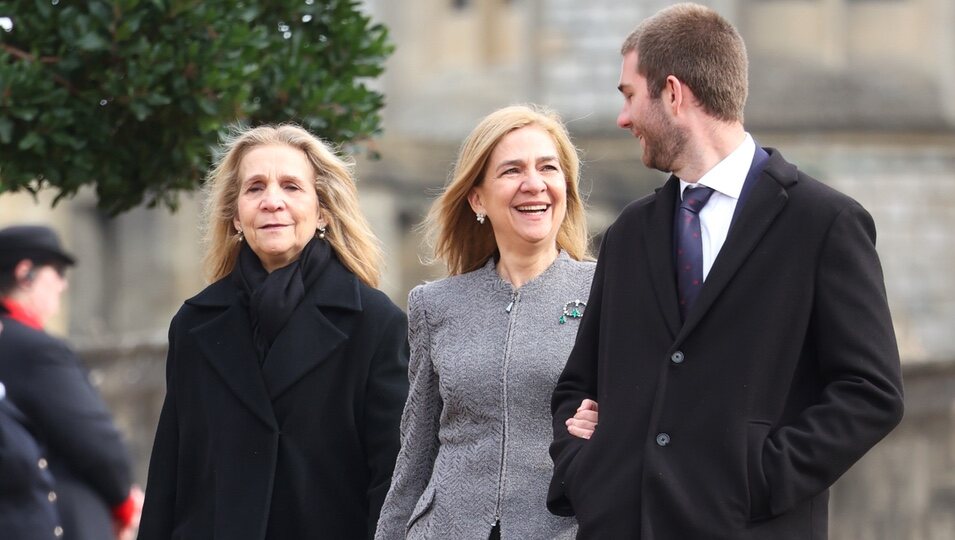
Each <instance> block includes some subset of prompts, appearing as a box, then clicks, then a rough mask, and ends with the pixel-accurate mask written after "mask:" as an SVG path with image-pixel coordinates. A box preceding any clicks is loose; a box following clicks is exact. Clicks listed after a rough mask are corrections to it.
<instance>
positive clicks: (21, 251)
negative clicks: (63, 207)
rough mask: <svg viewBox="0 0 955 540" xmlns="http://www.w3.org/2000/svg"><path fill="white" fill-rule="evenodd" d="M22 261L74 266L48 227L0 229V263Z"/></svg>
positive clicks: (32, 226) (25, 226) (73, 261)
mask: <svg viewBox="0 0 955 540" xmlns="http://www.w3.org/2000/svg"><path fill="white" fill-rule="evenodd" d="M23 259H31V260H36V261H42V262H47V261H56V262H60V263H63V264H66V265H73V264H76V259H74V258H73V256H72V255H70V254H69V253H67V252H66V251H64V250H63V247H62V246H60V239H59V237H58V236H57V235H56V233H55V232H53V229H51V228H49V227H44V226H43V225H14V226H12V227H7V228H5V229H0V262H14V263H15V262H17V261H22V260H23Z"/></svg>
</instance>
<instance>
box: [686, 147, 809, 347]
mask: <svg viewBox="0 0 955 540" xmlns="http://www.w3.org/2000/svg"><path fill="white" fill-rule="evenodd" d="M785 166H788V167H792V166H791V165H789V164H788V163H786V162H784V161H782V159H781V158H780V157H779V155H778V153H777V154H775V155H773V156H772V157H771V158H770V161H769V162H768V163H767V165H766V169H764V171H763V173H762V174H761V175H760V177H759V179H758V181H757V182H756V184H755V185H754V186H753V190H752V192H751V193H750V195H749V198H748V200H747V201H746V205H745V206H744V207H743V208H742V210H740V213H739V216H738V218H739V219H738V220H737V221H736V222H734V223H733V226H732V228H731V229H730V232H729V235H728V236H727V238H726V242H725V243H724V244H723V248H722V249H720V253H719V255H718V256H717V257H716V260H715V261H713V267H712V268H711V269H710V273H709V275H707V277H706V281H704V282H703V288H702V289H701V290H700V296H699V297H698V298H697V300H696V303H695V304H694V305H693V307H692V308H691V309H690V312H689V313H687V316H686V322H685V323H684V324H683V328H681V329H680V336H679V337H678V339H682V338H683V337H684V336H686V335H687V334H689V333H690V332H691V331H693V328H694V327H695V326H696V325H697V324H698V323H699V322H700V320H701V319H702V318H703V317H704V316H705V315H706V312H707V311H708V310H709V309H710V307H711V306H712V305H713V302H715V301H716V299H717V298H718V297H719V295H720V293H722V292H723V290H724V289H725V288H726V287H727V285H728V284H729V283H730V281H731V280H732V278H733V276H734V275H736V272H737V271H738V270H739V268H740V266H741V265H742V264H743V263H744V262H746V259H747V258H748V257H749V255H750V253H752V252H753V249H754V248H755V247H756V245H757V244H758V243H759V241H760V240H761V239H762V238H763V236H764V235H765V234H766V231H767V230H768V229H769V227H770V225H772V223H773V221H775V219H776V217H777V216H778V215H779V213H780V212H782V210H783V208H784V207H785V206H786V203H787V202H788V200H789V195H788V194H787V192H786V188H785V187H784V186H788V184H791V183H793V182H794V179H795V177H796V175H795V168H794V167H792V169H793V170H792V171H791V172H790V173H789V174H781V173H783V172H784V171H783V169H785Z"/></svg>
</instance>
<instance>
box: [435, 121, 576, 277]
mask: <svg viewBox="0 0 955 540" xmlns="http://www.w3.org/2000/svg"><path fill="white" fill-rule="evenodd" d="M527 126H538V127H540V128H541V129H543V130H544V131H546V132H547V133H549V134H550V136H551V137H552V138H553V139H554V145H555V146H556V147H557V154H558V160H559V161H560V166H561V169H563V172H564V177H565V179H566V182H567V214H566V216H565V217H564V221H563V223H561V224H560V229H559V230H558V233H557V247H558V248H559V249H562V250H564V251H566V252H567V253H568V255H570V256H571V257H572V258H574V259H576V260H583V259H586V258H589V257H590V254H589V251H588V247H587V218H586V215H585V212H584V204H583V201H582V200H581V197H580V191H579V189H578V183H579V175H580V158H579V157H578V156H577V149H576V148H575V147H574V145H573V143H572V142H571V141H570V135H569V134H568V133H567V128H566V127H565V126H564V123H563V122H562V121H561V119H560V117H559V116H558V115H557V113H556V112H554V111H552V110H550V109H547V108H545V107H541V106H539V105H533V104H529V105H513V106H510V107H505V108H503V109H498V110H496V111H494V112H492V113H491V114H489V115H487V116H486V117H484V119H483V120H481V122H480V123H479V124H478V125H477V127H475V128H474V130H473V131H471V134H470V135H468V136H467V138H466V139H464V142H463V143H462V144H461V149H460V150H459V152H458V159H457V163H456V164H455V166H454V171H453V173H452V175H451V177H450V179H449V181H448V184H447V185H446V186H445V188H444V191H443V192H442V193H441V195H440V196H439V197H438V198H437V199H436V200H435V201H434V203H433V204H432V205H431V210H430V211H429V212H428V216H427V217H426V218H425V221H424V223H423V224H422V226H423V228H424V229H425V231H426V234H427V237H428V241H429V242H430V244H431V246H432V248H433V250H434V259H436V260H440V261H442V262H444V264H445V265H446V266H447V268H448V273H449V274H450V275H456V274H463V273H466V272H470V271H472V270H475V269H477V268H480V267H481V266H482V265H483V264H484V263H485V262H487V260H488V259H489V258H490V257H492V256H494V255H496V254H497V251H498V250H497V243H496V242H495V240H494V232H493V230H492V229H491V227H488V226H486V225H485V226H482V225H480V224H479V223H478V222H477V220H476V219H475V216H474V212H473V211H472V209H471V205H470V204H469V203H468V194H469V193H471V190H472V189H473V188H474V187H476V186H479V185H481V182H483V181H484V174H485V172H486V169H487V162H488V159H490V156H491V152H493V151H494V148H495V147H496V146H497V144H498V143H499V142H500V141H501V139H502V138H504V136H505V135H507V134H508V133H510V132H512V131H514V130H516V129H520V128H523V127H527Z"/></svg>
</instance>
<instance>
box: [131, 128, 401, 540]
mask: <svg viewBox="0 0 955 540" xmlns="http://www.w3.org/2000/svg"><path fill="white" fill-rule="evenodd" d="M207 187H208V193H207V212H206V220H207V237H206V239H207V250H208V251H207V257H206V266H207V270H208V273H209V275H210V277H211V278H212V279H211V280H212V281H213V283H212V284H211V285H209V286H208V287H207V288H206V289H204V290H203V291H202V292H200V293H199V294H198V295H196V296H195V297H193V298H190V299H189V300H186V303H185V305H184V306H183V307H182V308H181V309H180V310H179V313H178V314H176V316H175V317H174V318H173V321H172V324H171V326H170V330H169V355H168V360H167V366H166V374H167V376H166V384H167V388H166V399H165V403H164V404H163V409H162V414H161V417H160V420H159V427H158V429H157V432H156V440H155V445H154V447H153V452H152V458H151V462H150V465H149V477H148V482H147V484H146V503H145V507H144V510H143V519H142V524H141V526H140V536H139V537H140V538H141V539H143V540H153V539H157V540H158V539H169V538H183V539H187V538H188V539H194V538H195V539H207V538H229V539H264V538H268V539H291V538H363V537H366V536H371V535H372V534H373V533H374V527H375V523H376V521H377V519H378V513H379V510H380V507H381V504H382V500H383V499H384V497H385V493H387V491H388V486H389V481H390V478H391V473H392V469H393V467H394V461H395V455H396V454H397V452H398V446H399V444H398V424H399V421H400V416H401V409H402V405H403V403H404V400H405V397H406V395H407V384H408V383H407V378H406V371H407V354H408V351H407V337H406V336H407V330H406V324H407V319H406V317H405V315H404V313H403V312H402V311H401V310H400V309H398V308H397V307H396V306H395V305H394V304H393V303H392V302H391V301H390V300H388V298H387V297H386V296H385V295H384V294H383V293H382V292H380V291H378V290H376V289H375V288H374V287H375V286H376V285H377V283H378V279H379V267H380V261H381V255H380V251H379V248H378V246H377V241H376V240H375V238H374V236H373V234H372V232H371V230H370V228H369V227H368V224H367V222H366V221H365V219H364V217H363V216H362V214H361V212H360V210H359V207H358V198H357V192H356V189H355V184H354V181H353V180H352V175H351V171H350V167H349V164H347V163H346V162H344V161H343V160H342V159H341V158H339V157H338V156H336V155H335V153H334V152H332V151H331V150H330V149H329V148H328V147H327V146H326V145H325V144H323V143H322V142H321V141H320V140H319V139H317V138H316V137H314V136H313V135H311V134H310V133H308V132H307V131H305V130H303V129H301V128H299V127H296V126H290V125H281V126H276V127H271V126H263V127H257V128H253V129H248V130H245V131H241V132H239V133H237V134H236V135H235V136H234V137H233V138H232V139H231V140H229V141H227V143H226V144H225V147H224V152H223V153H222V157H221V158H220V159H219V161H218V163H217V165H216V167H215V168H214V170H212V171H211V173H210V175H209V179H208V182H207Z"/></svg>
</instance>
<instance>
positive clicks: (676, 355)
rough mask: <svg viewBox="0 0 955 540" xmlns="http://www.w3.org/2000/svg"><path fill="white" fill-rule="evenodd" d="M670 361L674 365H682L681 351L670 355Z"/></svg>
mask: <svg viewBox="0 0 955 540" xmlns="http://www.w3.org/2000/svg"><path fill="white" fill-rule="evenodd" d="M670 361H671V362H673V363H674V364H682V363H683V351H677V352H675V353H673V354H671V355H670Z"/></svg>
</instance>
